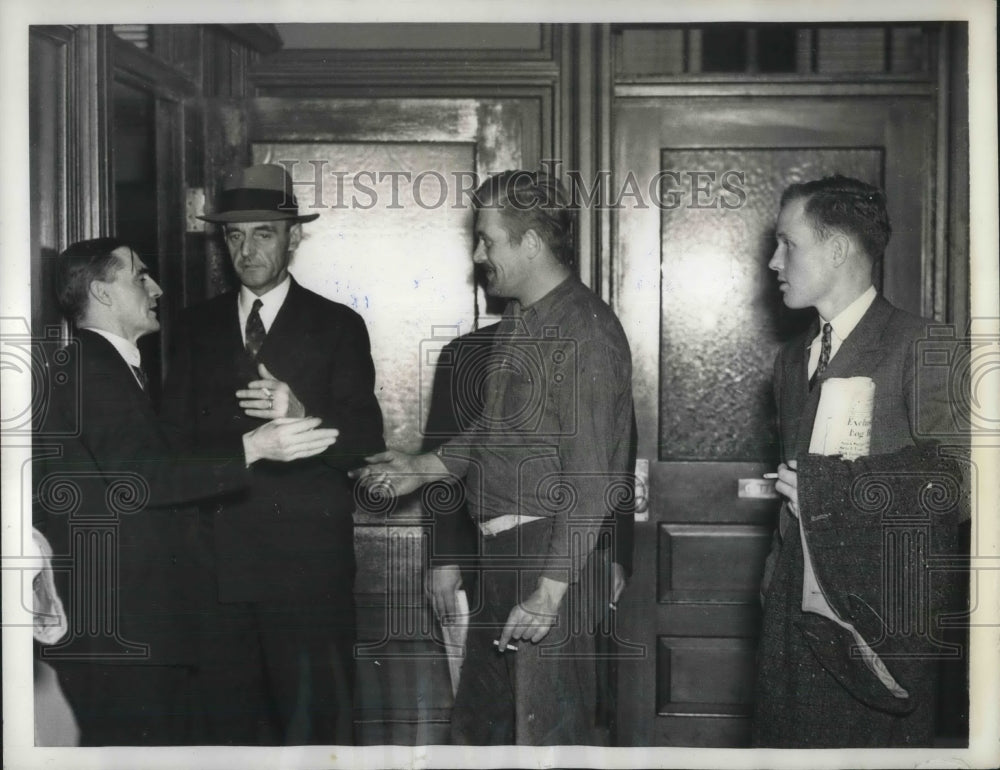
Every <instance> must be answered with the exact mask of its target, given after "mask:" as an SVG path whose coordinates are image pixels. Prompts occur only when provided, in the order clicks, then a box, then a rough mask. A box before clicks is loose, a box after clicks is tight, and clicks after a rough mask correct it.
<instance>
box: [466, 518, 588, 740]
mask: <svg viewBox="0 0 1000 770" xmlns="http://www.w3.org/2000/svg"><path fill="white" fill-rule="evenodd" d="M550 532H551V521H550V520H548V519H544V520H540V521H535V522H530V523H528V524H525V525H523V526H521V527H516V528H514V529H511V530H508V531H507V532H503V533H501V534H499V535H496V536H495V537H490V538H485V539H484V540H483V543H482V556H481V559H480V569H479V588H478V589H477V590H476V595H475V597H470V599H471V601H470V615H471V617H470V624H469V633H468V637H467V640H466V653H465V661H464V663H463V665H462V675H461V679H460V681H459V687H458V693H457V694H456V696H455V705H454V708H453V710H452V741H453V742H454V743H457V744H472V745H487V744H504V743H517V744H524V745H553V744H588V745H600V744H601V743H603V742H604V741H605V740H606V738H605V732H604V730H603V729H600V728H599V727H598V725H597V666H596V665H595V657H594V638H595V634H594V625H595V624H594V620H593V618H594V607H593V606H592V602H593V601H594V595H595V592H594V591H593V590H591V589H592V586H593V585H594V578H595V576H596V575H599V574H607V558H608V554H607V551H605V550H601V551H595V552H594V554H592V556H591V559H590V560H589V561H588V564H587V567H586V568H585V569H584V570H583V572H582V574H581V576H580V580H579V582H577V583H573V584H571V585H570V588H569V590H568V591H567V592H566V595H565V596H564V597H563V601H562V603H561V605H560V607H559V612H558V620H557V622H556V625H554V626H553V627H552V629H551V630H550V631H549V633H548V635H547V636H546V637H545V638H544V639H543V640H542V641H541V642H539V643H538V644H532V643H531V642H527V641H523V640H521V641H517V642H515V643H516V644H517V646H518V650H517V652H504V653H500V652H498V651H497V648H496V647H495V646H494V644H493V641H494V640H496V639H498V638H499V636H500V633H501V631H502V629H503V627H504V624H505V623H506V621H507V616H508V614H509V613H510V611H511V609H513V607H514V605H515V604H517V603H518V602H519V601H523V600H524V599H526V598H527V597H528V596H529V595H530V594H531V593H532V592H533V591H534V590H535V587H536V585H537V581H538V577H539V575H540V574H541V569H540V568H541V563H540V562H541V559H542V558H544V555H545V553H546V550H547V545H548V542H549V536H550Z"/></svg>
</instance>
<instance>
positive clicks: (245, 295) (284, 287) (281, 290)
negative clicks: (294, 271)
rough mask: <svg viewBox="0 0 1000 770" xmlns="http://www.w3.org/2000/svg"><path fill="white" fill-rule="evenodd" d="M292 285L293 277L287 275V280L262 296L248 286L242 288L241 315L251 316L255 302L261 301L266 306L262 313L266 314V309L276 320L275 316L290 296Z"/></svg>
mask: <svg viewBox="0 0 1000 770" xmlns="http://www.w3.org/2000/svg"><path fill="white" fill-rule="evenodd" d="M291 285H292V278H291V276H288V275H286V276H285V280H283V281H282V282H281V283H279V284H278V285H277V286H275V287H274V288H273V289H271V290H270V291H268V292H265V293H264V294H261V295H260V296H257V295H256V294H254V293H253V292H252V291H250V289H248V288H247V287H246V286H240V314H241V315H249V314H250V309H251V308H252V307H253V303H254V300H257V299H259V300H260V301H261V302H262V303H263V305H264V307H263V308H261V313H262V314H263V313H264V312H265V310H264V308H266V309H267V312H268V314H269V315H270V316H271V318H274V314H275V313H277V312H278V310H279V309H280V308H281V306H282V305H283V304H284V303H285V297H287V296H288V289H289V288H290V287H291Z"/></svg>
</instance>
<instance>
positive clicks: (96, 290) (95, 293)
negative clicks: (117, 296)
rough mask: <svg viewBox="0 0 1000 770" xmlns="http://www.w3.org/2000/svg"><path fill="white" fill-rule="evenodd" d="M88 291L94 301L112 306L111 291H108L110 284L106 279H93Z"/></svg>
mask: <svg viewBox="0 0 1000 770" xmlns="http://www.w3.org/2000/svg"><path fill="white" fill-rule="evenodd" d="M88 293H89V294H90V298H91V299H92V300H94V302H99V303H100V304H102V305H104V306H105V307H111V292H109V291H108V284H107V283H105V282H104V281H100V280H96V279H95V280H93V281H91V282H90V286H89V287H88Z"/></svg>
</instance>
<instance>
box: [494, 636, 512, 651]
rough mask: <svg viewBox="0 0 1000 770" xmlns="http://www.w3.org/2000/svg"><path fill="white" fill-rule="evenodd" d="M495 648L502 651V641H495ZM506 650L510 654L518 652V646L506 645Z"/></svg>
mask: <svg viewBox="0 0 1000 770" xmlns="http://www.w3.org/2000/svg"><path fill="white" fill-rule="evenodd" d="M493 646H494V647H496V648H497V649H500V640H499V639H494V640H493ZM504 649H505V650H507V651H508V652H517V646H516V645H513V644H508V645H505V646H504Z"/></svg>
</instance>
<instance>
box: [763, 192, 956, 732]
mask: <svg viewBox="0 0 1000 770" xmlns="http://www.w3.org/2000/svg"><path fill="white" fill-rule="evenodd" d="M890 232H891V231H890V226H889V218H888V215H887V213H886V208H885V198H884V196H883V195H882V193H881V191H879V190H878V189H876V188H874V187H872V186H870V185H867V184H865V183H863V182H859V181H857V180H854V179H849V178H845V177H842V176H835V177H829V178H825V179H821V180H817V181H814V182H809V183H806V184H796V185H792V186H791V187H789V188H788V189H787V190H786V191H785V193H784V195H783V196H782V200H781V211H780V214H779V216H778V221H777V226H776V234H775V237H776V239H777V248H776V250H775V252H774V256H773V257H772V259H771V261H770V264H769V267H770V268H771V269H772V270H774V271H775V272H776V273H777V276H778V281H779V285H780V290H781V292H782V294H783V298H784V302H785V304H786V305H787V306H788V307H790V308H807V307H813V308H815V309H816V311H817V313H818V315H819V319H818V322H817V323H815V324H813V326H812V328H811V330H809V331H808V332H807V333H806V334H805V335H803V336H801V337H799V338H796V339H794V340H793V341H792V342H790V343H789V344H788V345H787V346H786V347H785V348H784V349H783V350H782V351H781V352H780V353H779V355H778V357H777V359H776V361H775V367H774V392H775V397H776V400H777V407H778V417H779V421H780V437H781V456H782V460H783V462H782V464H781V465H780V466H779V469H778V481H777V490H778V492H779V493H780V494H782V495H783V496H784V498H785V502H784V504H783V506H782V509H781V513H780V521H779V527H778V531H777V532H776V533H775V542H774V546H773V548H772V551H771V554H770V555H769V557H768V560H767V565H766V567H765V575H764V582H763V587H762V591H761V595H762V599H763V601H764V620H763V629H762V637H761V643H760V647H759V651H758V676H757V691H756V706H755V714H754V743H755V745H759V746H781V747H794V746H798V747H838V746H855V747H860V746H871V747H886V746H926V745H930V744H931V742H932V741H933V737H934V708H935V703H934V700H935V686H936V685H935V682H936V675H937V670H936V669H937V662H938V661H937V659H936V658H937V657H938V656H937V655H936V653H938V652H940V651H941V650H940V649H936V646H935V640H934V638H933V630H934V629H935V628H936V623H937V620H938V616H939V614H940V613H941V612H942V611H944V610H945V609H947V608H948V607H949V605H951V604H953V602H954V597H953V593H954V585H953V581H949V580H948V579H947V578H946V577H942V575H941V573H938V574H937V575H934V576H931V577H928V575H929V573H928V572H927V564H928V561H927V560H928V559H929V558H933V557H936V556H940V555H947V554H948V553H952V552H954V550H955V549H956V547H957V539H956V532H957V526H958V524H959V521H960V520H961V519H962V518H964V516H965V513H964V506H965V503H966V502H967V501H966V500H963V498H962V494H961V492H960V491H959V490H961V489H962V470H961V466H959V465H958V464H957V463H956V462H955V461H953V460H951V459H949V458H948V457H947V456H946V454H945V452H943V451H941V450H940V448H939V446H938V444H937V443H935V441H933V440H940V439H942V438H943V437H947V436H953V435H957V434H958V432H959V431H958V426H957V423H956V422H955V417H954V413H953V410H952V408H951V404H950V403H949V398H948V388H947V382H946V379H945V378H943V377H941V378H937V377H931V376H930V375H932V374H936V372H933V371H929V370H927V369H921V368H920V360H921V359H920V358H919V357H918V355H917V353H918V349H919V343H920V341H921V340H926V339H928V335H927V326H928V322H927V321H925V320H924V319H921V318H918V317H916V316H913V315H910V314H909V313H906V312H904V311H902V310H900V309H899V308H896V307H893V306H892V305H891V304H890V303H889V302H887V301H886V300H885V299H884V298H883V297H881V296H880V295H879V294H878V293H877V292H876V290H875V288H874V286H873V285H872V272H873V264H875V263H876V262H877V261H879V260H881V258H882V256H883V251H884V249H885V246H886V244H887V243H888V241H889V236H890ZM946 371H947V370H946V369H945V372H946ZM834 377H837V378H844V377H868V378H870V379H871V381H872V382H873V383H874V385H875V391H874V406H873V413H872V421H871V447H870V452H869V455H868V456H866V457H861V458H858V459H857V460H856V461H854V462H849V461H846V460H844V459H843V458H841V457H839V456H838V457H824V456H819V455H815V454H813V455H810V454H809V450H810V439H811V436H812V431H813V422H814V419H815V415H816V411H817V406H818V404H819V400H820V392H821V387H822V383H823V382H824V381H825V380H828V379H830V378H834ZM879 489H882V490H888V492H887V493H886V497H885V500H884V502H883V501H882V500H881V498H880V496H879V494H877V492H878V490H879ZM945 489H947V490H948V494H947V495H944V496H943V497H944V498H947V504H943V505H939V506H938V508H940V510H935V509H934V508H933V507H932V508H928V507H927V505H928V496H927V495H925V494H924V493H923V492H922V491H921V490H924V491H926V490H937V491H942V490H945ZM865 490H868V492H870V493H872V494H871V495H866V493H865ZM900 512H904V513H906V514H907V515H908V516H909V518H906V517H902V516H901V514H900ZM893 516H895V517H896V520H893V518H892V517H893ZM900 524H902V525H905V526H910V527H915V528H916V531H914V532H909V530H907V532H908V533H909V534H908V535H907V537H910V536H911V535H912V536H913V537H910V540H907V541H906V542H903V541H901V540H898V537H897V536H898V535H899V533H900V532H901V531H902V530H900V529H899V526H900ZM921 538H926V539H925V540H922V541H921V542H922V543H923V544H922V545H921V546H920V549H918V551H915V552H914V554H912V555H911V554H909V553H908V552H907V553H905V554H904V553H902V551H901V550H900V551H893V550H892V546H891V544H892V543H896V544H897V545H900V544H901V545H900V548H901V549H902V548H905V547H906V544H907V543H909V542H913V543H916V542H917V541H918V540H920V539H921ZM911 556H912V558H910V557H911ZM907 559H909V561H907ZM909 577H915V579H917V580H918V581H924V582H923V583H921V584H922V585H925V589H924V593H920V592H918V591H915V590H914V591H909V590H908V589H906V588H905V587H904V588H902V589H900V592H899V594H898V595H896V594H893V593H892V592H891V591H890V590H889V589H888V586H890V585H892V584H893V582H894V581H896V582H895V584H896V585H897V586H904V584H905V583H906V579H908V578H909ZM914 585H915V584H914ZM807 603H808V607H809V609H806V605H807ZM901 613H902V614H901ZM905 613H910V614H909V615H907V614H905ZM916 616H919V619H920V622H921V623H923V622H927V624H928V625H927V628H928V629H930V630H929V631H926V630H925V632H920V631H919V629H917V630H913V629H910V632H907V629H906V628H905V626H907V624H908V620H907V618H913V617H916ZM900 617H902V618H903V620H902V621H901V620H900Z"/></svg>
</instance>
